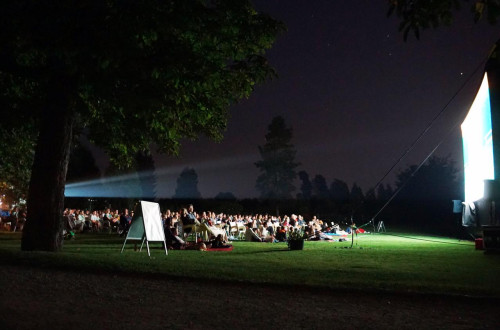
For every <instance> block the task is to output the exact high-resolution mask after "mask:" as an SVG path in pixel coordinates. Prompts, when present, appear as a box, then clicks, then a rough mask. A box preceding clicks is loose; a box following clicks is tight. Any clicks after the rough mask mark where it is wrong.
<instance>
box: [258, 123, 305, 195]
mask: <svg viewBox="0 0 500 330" xmlns="http://www.w3.org/2000/svg"><path fill="white" fill-rule="evenodd" d="M292 136H293V131H292V129H291V128H287V127H286V124H285V119H284V118H283V117H281V116H277V117H274V118H273V120H272V121H271V124H270V125H269V126H268V133H267V134H266V143H265V144H264V145H263V146H259V153H260V155H261V157H262V160H260V161H258V162H256V163H255V166H257V168H258V169H259V170H260V172H261V174H260V175H259V176H258V177H257V183H256V188H257V190H258V191H260V193H261V197H262V198H272V199H288V198H291V197H292V192H293V191H294V190H295V186H294V180H295V178H296V177H297V172H296V168H297V167H298V166H299V163H297V162H295V155H296V153H297V151H296V150H295V147H294V146H293V144H292V143H291V140H292Z"/></svg>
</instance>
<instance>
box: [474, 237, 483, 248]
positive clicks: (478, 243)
mask: <svg viewBox="0 0 500 330" xmlns="http://www.w3.org/2000/svg"><path fill="white" fill-rule="evenodd" d="M475 243H476V250H484V245H483V239H482V238H476V240H475Z"/></svg>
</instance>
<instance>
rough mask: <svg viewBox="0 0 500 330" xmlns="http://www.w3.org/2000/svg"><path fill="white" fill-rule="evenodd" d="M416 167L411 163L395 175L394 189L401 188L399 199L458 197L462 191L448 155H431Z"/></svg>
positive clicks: (424, 199)
mask: <svg viewBox="0 0 500 330" xmlns="http://www.w3.org/2000/svg"><path fill="white" fill-rule="evenodd" d="M417 168H418V166H417V165H411V166H409V167H408V168H406V169H404V170H402V171H401V172H399V174H398V175H397V180H396V189H400V188H402V189H401V191H400V193H399V196H398V199H399V200H418V201H436V200H446V201H451V200H452V199H460V198H458V197H461V196H462V194H463V193H462V189H460V188H461V187H460V183H459V182H458V180H457V173H458V170H457V168H456V167H455V163H454V161H453V160H451V159H450V158H449V157H437V156H432V157H431V158H429V160H428V161H427V162H426V163H425V164H424V165H423V166H422V167H420V169H418V171H416V170H417ZM415 171H416V172H415Z"/></svg>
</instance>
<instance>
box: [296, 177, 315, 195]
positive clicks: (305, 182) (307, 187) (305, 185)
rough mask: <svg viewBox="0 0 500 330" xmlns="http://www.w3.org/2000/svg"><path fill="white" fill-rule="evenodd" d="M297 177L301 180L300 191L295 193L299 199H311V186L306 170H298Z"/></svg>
mask: <svg viewBox="0 0 500 330" xmlns="http://www.w3.org/2000/svg"><path fill="white" fill-rule="evenodd" d="M299 179H300V181H302V184H301V185H300V193H299V194H298V195H297V198H299V199H306V200H307V199H311V197H312V190H313V186H312V183H311V180H310V179H309V174H307V172H306V171H300V172H299Z"/></svg>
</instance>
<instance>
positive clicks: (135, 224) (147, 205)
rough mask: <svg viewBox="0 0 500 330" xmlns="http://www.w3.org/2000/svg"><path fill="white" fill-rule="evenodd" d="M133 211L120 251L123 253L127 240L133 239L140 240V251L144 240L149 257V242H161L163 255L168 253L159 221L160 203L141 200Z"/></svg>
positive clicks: (161, 224)
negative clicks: (163, 249) (163, 250)
mask: <svg viewBox="0 0 500 330" xmlns="http://www.w3.org/2000/svg"><path fill="white" fill-rule="evenodd" d="M134 213H135V214H134V218H133V219H132V224H131V225H130V229H129V231H128V233H127V237H126V238H125V241H124V242H123V246H122V251H121V252H120V253H123V250H124V249H125V244H126V243H127V241H130V240H133V241H141V248H140V250H139V251H142V247H143V246H144V242H146V248H147V250H148V256H149V257H151V253H150V251H149V242H163V247H164V248H165V255H168V252H167V242H166V240H165V232H164V231H163V223H162V221H161V213H160V205H159V204H158V203H152V202H145V201H141V203H140V205H137V207H136V209H135V212H134Z"/></svg>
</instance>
